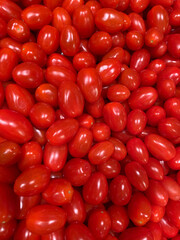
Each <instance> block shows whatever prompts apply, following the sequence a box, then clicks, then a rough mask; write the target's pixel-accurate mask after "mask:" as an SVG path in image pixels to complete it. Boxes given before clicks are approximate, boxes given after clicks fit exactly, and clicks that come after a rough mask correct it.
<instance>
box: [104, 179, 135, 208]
mask: <svg viewBox="0 0 180 240" xmlns="http://www.w3.org/2000/svg"><path fill="white" fill-rule="evenodd" d="M109 194H110V199H111V201H112V202H113V203H114V204H115V205H118V206H124V205H126V204H127V203H128V202H129V201H130V198H131V194H132V187H131V184H130V183H129V181H128V179H127V177H126V176H123V175H119V176H117V177H115V178H114V179H113V180H112V181H111V183H110V186H109Z"/></svg>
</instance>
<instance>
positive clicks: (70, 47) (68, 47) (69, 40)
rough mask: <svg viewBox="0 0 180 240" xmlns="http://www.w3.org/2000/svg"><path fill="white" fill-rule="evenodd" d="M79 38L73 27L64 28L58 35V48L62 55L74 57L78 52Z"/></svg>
mask: <svg viewBox="0 0 180 240" xmlns="http://www.w3.org/2000/svg"><path fill="white" fill-rule="evenodd" d="M79 46H80V38H79V34H78V32H77V30H76V29H75V27H73V26H70V25H67V26H64V27H63V29H62V31H61V35H60V47H61V50H62V52H63V53H64V55H66V56H74V55H75V54H76V53H77V52H78V51H79Z"/></svg>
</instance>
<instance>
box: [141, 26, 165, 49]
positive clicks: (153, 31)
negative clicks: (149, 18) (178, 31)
mask: <svg viewBox="0 0 180 240" xmlns="http://www.w3.org/2000/svg"><path fill="white" fill-rule="evenodd" d="M163 38H164V35H163V33H162V32H161V31H160V30H159V29H158V28H156V27H152V28H149V29H148V30H147V31H146V33H145V44H146V46H148V47H156V46H157V45H158V44H159V43H160V42H161V41H162V40H163Z"/></svg>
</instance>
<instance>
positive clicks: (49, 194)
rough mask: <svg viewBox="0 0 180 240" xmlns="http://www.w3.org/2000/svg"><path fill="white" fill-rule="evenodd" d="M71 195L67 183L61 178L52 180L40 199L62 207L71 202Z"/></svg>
mask: <svg viewBox="0 0 180 240" xmlns="http://www.w3.org/2000/svg"><path fill="white" fill-rule="evenodd" d="M73 193H74V190H73V188H72V186H71V183H70V182H69V181H67V180H66V179H63V178H60V179H52V180H51V181H50V182H49V184H48V186H47V187H46V189H45V190H44V192H43V193H42V197H43V199H45V201H46V202H47V203H49V204H52V205H57V206H62V205H64V204H67V203H70V202H71V200H72V196H73Z"/></svg>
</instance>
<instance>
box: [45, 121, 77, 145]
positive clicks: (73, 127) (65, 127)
mask: <svg viewBox="0 0 180 240" xmlns="http://www.w3.org/2000/svg"><path fill="white" fill-rule="evenodd" d="M78 128H79V123H78V121H77V120H76V119H71V118H67V119H63V120H58V121H56V122H54V123H53V124H52V125H51V126H50V127H49V129H48V130H47V132H46V138H47V140H48V142H49V143H50V144H52V145H57V146H58V145H62V144H65V143H67V142H69V141H70V140H71V139H72V138H73V137H74V136H75V134H76V133H77V131H78Z"/></svg>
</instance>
